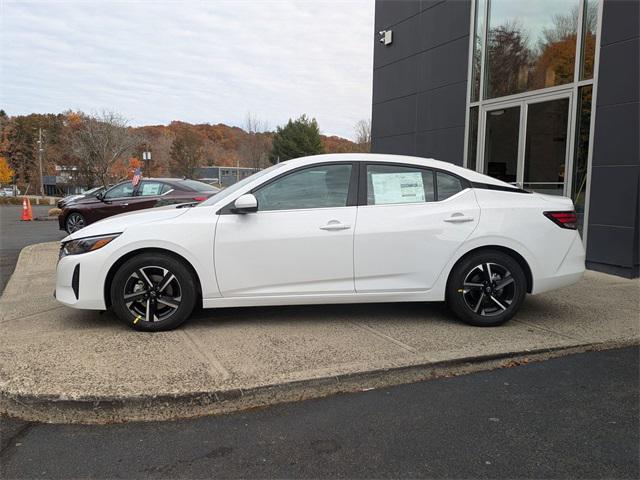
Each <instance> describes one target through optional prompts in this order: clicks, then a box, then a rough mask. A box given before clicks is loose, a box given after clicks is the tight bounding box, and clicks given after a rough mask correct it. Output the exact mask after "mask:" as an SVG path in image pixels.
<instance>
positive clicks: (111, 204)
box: [91, 182, 134, 221]
mask: <svg viewBox="0 0 640 480" xmlns="http://www.w3.org/2000/svg"><path fill="white" fill-rule="evenodd" d="M133 193H134V187H133V185H132V184H131V182H123V183H119V184H118V185H115V186H114V187H112V188H110V189H109V190H107V191H106V192H105V194H104V196H103V197H102V201H101V202H99V203H96V205H95V207H94V208H92V211H93V212H92V214H91V217H92V221H95V220H99V219H101V218H105V217H110V216H113V215H118V214H120V213H124V212H126V211H127V209H128V206H129V202H131V199H132V198H133Z"/></svg>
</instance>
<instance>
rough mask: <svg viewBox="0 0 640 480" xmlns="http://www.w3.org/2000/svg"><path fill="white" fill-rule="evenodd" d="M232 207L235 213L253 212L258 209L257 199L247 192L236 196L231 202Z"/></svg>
mask: <svg viewBox="0 0 640 480" xmlns="http://www.w3.org/2000/svg"><path fill="white" fill-rule="evenodd" d="M233 207H234V208H233V211H234V212H235V213H249V212H255V211H257V210H258V200H257V199H256V197H255V196H254V195H253V194H251V193H247V194H245V195H242V196H241V197H238V198H237V199H236V201H235V202H234V203H233Z"/></svg>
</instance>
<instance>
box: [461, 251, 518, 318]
mask: <svg viewBox="0 0 640 480" xmlns="http://www.w3.org/2000/svg"><path fill="white" fill-rule="evenodd" d="M516 288H517V286H516V282H515V278H514V277H513V276H512V275H511V272H510V271H509V270H508V269H507V268H506V267H504V266H503V265H500V264H497V263H490V262H487V263H482V264H479V265H476V266H475V267H473V268H472V269H471V270H470V271H469V273H468V274H467V275H466V277H465V279H464V282H463V284H462V296H463V298H464V302H465V304H466V306H467V307H468V308H469V309H470V310H471V311H472V312H474V313H476V314H478V315H481V316H483V317H493V316H496V315H500V314H501V313H503V312H504V311H506V310H507V309H508V308H509V307H510V306H511V304H512V303H513V301H514V299H515V297H516Z"/></svg>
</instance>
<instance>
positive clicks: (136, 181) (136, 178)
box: [131, 168, 142, 187]
mask: <svg viewBox="0 0 640 480" xmlns="http://www.w3.org/2000/svg"><path fill="white" fill-rule="evenodd" d="M141 178H142V170H140V169H139V168H136V171H135V172H133V178H132V179H131V185H133V186H134V187H135V186H137V185H138V184H139V183H140V179H141Z"/></svg>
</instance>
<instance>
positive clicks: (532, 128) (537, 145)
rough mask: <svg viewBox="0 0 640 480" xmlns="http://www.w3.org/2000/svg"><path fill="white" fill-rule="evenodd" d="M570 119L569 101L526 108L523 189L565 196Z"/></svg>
mask: <svg viewBox="0 0 640 480" xmlns="http://www.w3.org/2000/svg"><path fill="white" fill-rule="evenodd" d="M568 120H569V98H561V99H558V100H551V101H548V102H539V103H531V104H529V106H528V107H527V128H526V130H527V131H526V142H525V149H524V184H523V188H525V189H527V190H532V191H536V192H540V193H549V194H552V195H563V194H564V184H565V168H566V158H567V124H568Z"/></svg>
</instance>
